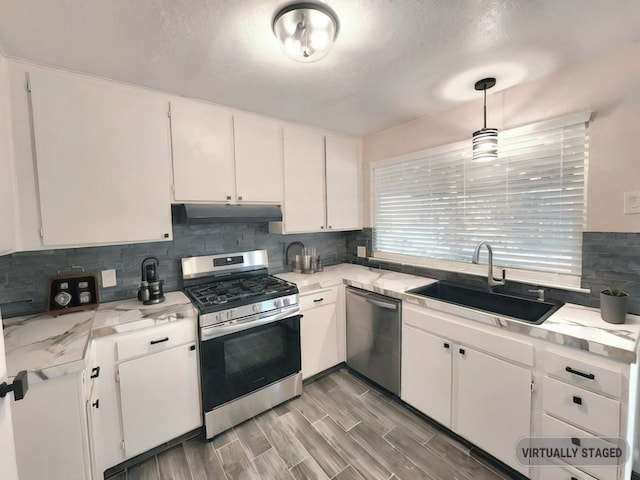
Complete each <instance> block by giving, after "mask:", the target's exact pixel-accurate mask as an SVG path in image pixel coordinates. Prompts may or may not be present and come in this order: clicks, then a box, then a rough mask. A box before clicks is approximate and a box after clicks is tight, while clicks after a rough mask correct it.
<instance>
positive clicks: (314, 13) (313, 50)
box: [273, 3, 340, 62]
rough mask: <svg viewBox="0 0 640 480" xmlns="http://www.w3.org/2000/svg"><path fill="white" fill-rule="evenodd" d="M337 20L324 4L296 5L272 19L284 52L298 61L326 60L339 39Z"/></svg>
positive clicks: (288, 7) (285, 8)
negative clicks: (337, 38) (334, 43)
mask: <svg viewBox="0 0 640 480" xmlns="http://www.w3.org/2000/svg"><path fill="white" fill-rule="evenodd" d="M339 28H340V25H339V23H338V17H337V16H336V14H335V13H333V11H332V10H331V9H330V8H329V7H327V6H324V5H318V4H315V3H296V4H293V5H289V6H287V7H284V8H283V9H282V10H280V11H279V12H278V13H277V14H276V16H275V17H274V19H273V33H274V34H275V36H276V37H277V38H278V40H279V41H280V47H281V48H282V51H283V52H284V53H285V55H287V56H288V57H290V58H292V59H294V60H297V61H299V62H315V61H317V60H320V59H321V58H324V57H325V56H326V55H327V53H329V50H330V49H331V46H332V45H333V42H334V41H335V39H336V37H337V36H338V30H339Z"/></svg>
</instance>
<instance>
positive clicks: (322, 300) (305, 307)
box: [300, 287, 344, 379]
mask: <svg viewBox="0 0 640 480" xmlns="http://www.w3.org/2000/svg"><path fill="white" fill-rule="evenodd" d="M339 288H341V287H333V288H327V289H322V290H315V291H313V292H308V293H304V294H302V295H300V309H301V311H302V319H301V320H300V343H301V350H302V378H303V379H306V378H309V377H312V376H313V375H316V374H317V373H320V372H322V371H324V370H326V369H327V368H331V367H333V366H335V365H337V364H338V363H340V362H341V361H344V353H343V346H342V345H341V342H340V339H341V338H344V335H340V331H339V329H340V326H342V328H344V322H341V321H339V320H338V317H339V316H342V317H343V316H344V313H340V314H339V313H338V297H339V295H338V289H339ZM343 311H344V308H342V309H341V312H343ZM341 347H342V348H341Z"/></svg>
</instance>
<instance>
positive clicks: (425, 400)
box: [400, 324, 453, 427]
mask: <svg viewBox="0 0 640 480" xmlns="http://www.w3.org/2000/svg"><path fill="white" fill-rule="evenodd" d="M452 349H453V344H452V343H451V342H450V341H449V340H445V339H443V338H440V337H438V336H435V335H431V334H429V333H427V332H424V331H422V330H419V329H417V328H414V327H412V326H410V325H406V324H405V325H403V326H402V369H401V376H402V381H401V384H400V385H401V392H400V398H402V400H404V401H405V402H407V403H408V404H409V405H412V406H413V407H415V408H417V409H418V410H420V411H421V412H422V413H424V414H426V415H428V416H430V417H431V418H433V419H434V420H436V421H438V422H440V423H441V424H442V425H444V426H445V427H451V351H452Z"/></svg>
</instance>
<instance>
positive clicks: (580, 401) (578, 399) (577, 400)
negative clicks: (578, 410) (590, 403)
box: [573, 395, 582, 405]
mask: <svg viewBox="0 0 640 480" xmlns="http://www.w3.org/2000/svg"><path fill="white" fill-rule="evenodd" d="M573 403H575V404H576V405H582V398H580V397H576V396H575V395H574V396H573Z"/></svg>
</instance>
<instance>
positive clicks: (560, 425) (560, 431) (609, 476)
mask: <svg viewBox="0 0 640 480" xmlns="http://www.w3.org/2000/svg"><path fill="white" fill-rule="evenodd" d="M542 436H543V437H566V438H567V440H566V443H565V442H563V443H562V448H572V447H573V448H575V447H578V448H582V447H584V448H592V447H593V448H602V449H609V448H616V447H617V445H616V444H614V443H610V442H607V441H605V440H603V439H601V438H599V437H594V436H593V435H591V434H590V433H587V432H585V431H584V430H580V429H579V428H576V427H574V426H572V425H569V424H568V423H564V422H563V421H561V420H558V419H556V418H553V417H550V416H549V415H543V417H542ZM585 438H588V440H585ZM580 452H581V451H579V453H578V455H580ZM581 459H582V457H581V456H580V457H579V458H578V459H576V460H581ZM586 460H587V462H588V458H587V459H586ZM605 460H606V459H605ZM583 461H584V460H583ZM568 463H572V464H573V463H575V462H568ZM578 467H579V468H580V469H581V470H584V471H586V472H588V473H590V474H592V475H595V476H596V477H598V478H599V479H601V480H616V479H617V478H618V467H617V466H606V467H595V466H591V465H589V466H578Z"/></svg>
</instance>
